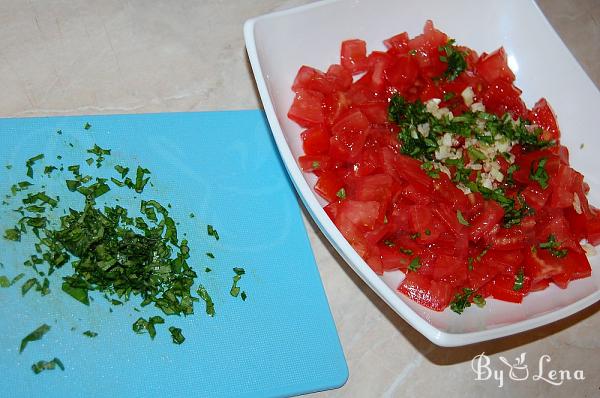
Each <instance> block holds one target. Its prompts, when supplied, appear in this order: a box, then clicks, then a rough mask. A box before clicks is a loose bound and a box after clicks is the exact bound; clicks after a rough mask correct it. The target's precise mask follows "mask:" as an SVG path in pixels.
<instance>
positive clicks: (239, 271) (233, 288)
mask: <svg viewBox="0 0 600 398" xmlns="http://www.w3.org/2000/svg"><path fill="white" fill-rule="evenodd" d="M233 272H235V275H234V276H233V285H232V286H231V290H230V292H229V294H231V295H232V296H233V297H237V296H238V295H239V294H240V288H239V287H238V285H237V284H238V282H239V280H240V279H241V278H242V275H244V274H245V273H246V271H244V269H243V268H234V269H233Z"/></svg>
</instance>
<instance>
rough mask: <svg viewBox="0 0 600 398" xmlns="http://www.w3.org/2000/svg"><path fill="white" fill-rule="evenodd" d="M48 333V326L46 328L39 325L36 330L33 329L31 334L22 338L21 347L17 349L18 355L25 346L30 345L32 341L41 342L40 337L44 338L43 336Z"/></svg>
mask: <svg viewBox="0 0 600 398" xmlns="http://www.w3.org/2000/svg"><path fill="white" fill-rule="evenodd" d="M49 331H50V326H48V325H46V324H45V323H44V324H43V325H41V326H39V327H38V328H37V329H35V330H34V331H33V332H31V333H29V334H28V335H27V336H25V337H24V338H23V340H21V346H20V347H19V353H21V352H23V350H24V349H25V347H27V344H29V343H31V342H32V341H38V340H41V339H42V337H44V335H45V334H46V333H48V332H49Z"/></svg>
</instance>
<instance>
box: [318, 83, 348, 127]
mask: <svg viewBox="0 0 600 398" xmlns="http://www.w3.org/2000/svg"><path fill="white" fill-rule="evenodd" d="M349 107H350V100H349V99H348V96H347V95H346V94H344V93H343V92H341V91H336V92H334V93H332V94H329V95H326V96H325V98H324V99H323V112H324V117H325V123H326V124H327V125H328V126H331V125H333V124H334V123H336V122H337V121H338V120H339V119H340V117H342V116H343V115H344V114H345V113H346V111H347V110H348V108H349Z"/></svg>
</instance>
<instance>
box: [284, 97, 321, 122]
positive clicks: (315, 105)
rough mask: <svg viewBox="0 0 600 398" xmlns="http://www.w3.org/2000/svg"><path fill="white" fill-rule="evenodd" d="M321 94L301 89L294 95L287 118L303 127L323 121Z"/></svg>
mask: <svg viewBox="0 0 600 398" xmlns="http://www.w3.org/2000/svg"><path fill="white" fill-rule="evenodd" d="M323 98H324V97H323V94H321V93H319V92H318V91H312V90H304V89H301V90H299V91H298V92H297V93H296V96H295V97H294V102H293V103H292V107H291V108H290V110H289V112H288V115H287V116H288V117H289V118H290V119H292V120H293V121H295V122H296V123H298V124H299V125H300V126H303V127H311V126H314V125H316V124H321V123H323V122H324V121H325V115H324V113H323Z"/></svg>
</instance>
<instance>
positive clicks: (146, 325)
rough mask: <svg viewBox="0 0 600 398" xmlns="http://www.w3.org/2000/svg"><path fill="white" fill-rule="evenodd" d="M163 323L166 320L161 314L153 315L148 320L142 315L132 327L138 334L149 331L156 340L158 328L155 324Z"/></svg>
mask: <svg viewBox="0 0 600 398" xmlns="http://www.w3.org/2000/svg"><path fill="white" fill-rule="evenodd" d="M163 323H165V320H164V319H163V318H162V317H160V316H152V317H150V318H149V319H148V320H145V319H144V318H141V317H140V318H138V320H137V321H135V322H134V323H133V325H132V329H133V331H134V332H136V333H138V334H142V333H146V332H147V333H148V334H149V335H150V338H151V339H152V340H154V337H156V328H155V327H154V325H158V324H163Z"/></svg>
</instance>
